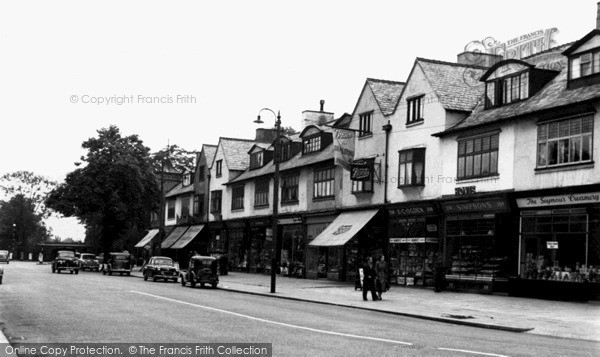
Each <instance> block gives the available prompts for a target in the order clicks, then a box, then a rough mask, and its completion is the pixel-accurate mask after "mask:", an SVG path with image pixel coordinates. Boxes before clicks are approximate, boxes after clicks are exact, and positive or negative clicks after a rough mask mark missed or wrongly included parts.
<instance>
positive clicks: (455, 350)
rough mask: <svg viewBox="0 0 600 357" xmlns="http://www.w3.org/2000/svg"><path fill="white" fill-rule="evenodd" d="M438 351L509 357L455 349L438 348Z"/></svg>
mask: <svg viewBox="0 0 600 357" xmlns="http://www.w3.org/2000/svg"><path fill="white" fill-rule="evenodd" d="M437 349H438V350H444V351H454V352H464V353H471V354H474V355H482V356H494V357H509V356H506V355H498V354H495V353H485V352H477V351H469V350H458V349H455V348H443V347H438V348H437Z"/></svg>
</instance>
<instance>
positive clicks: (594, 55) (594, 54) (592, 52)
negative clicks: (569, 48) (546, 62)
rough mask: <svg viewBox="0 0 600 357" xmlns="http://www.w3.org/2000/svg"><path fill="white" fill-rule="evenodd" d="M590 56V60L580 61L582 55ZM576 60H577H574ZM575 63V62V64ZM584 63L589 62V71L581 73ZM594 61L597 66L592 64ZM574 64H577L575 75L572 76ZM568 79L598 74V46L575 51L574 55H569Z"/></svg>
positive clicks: (599, 68)
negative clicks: (578, 51)
mask: <svg viewBox="0 0 600 357" xmlns="http://www.w3.org/2000/svg"><path fill="white" fill-rule="evenodd" d="M587 55H589V56H590V60H589V62H581V59H582V58H583V57H584V56H587ZM575 61H577V62H575ZM575 63H577V64H575ZM584 63H589V64H590V73H589V74H586V75H584V74H582V73H583V67H582V66H583V65H584ZM595 63H598V66H594V64H595ZM574 65H576V66H577V70H578V71H577V74H578V75H577V77H574V75H573V74H574V71H573V69H574ZM568 66H569V67H568V79H569V81H571V80H576V79H581V78H589V77H592V76H594V75H600V47H595V48H591V49H589V50H586V51H583V52H580V53H577V54H576V55H573V56H570V57H569V61H568ZM594 69H596V71H594Z"/></svg>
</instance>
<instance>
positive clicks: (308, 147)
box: [302, 134, 321, 154]
mask: <svg viewBox="0 0 600 357" xmlns="http://www.w3.org/2000/svg"><path fill="white" fill-rule="evenodd" d="M302 144H303V145H302V153H303V154H309V153H311V152H317V151H321V135H320V134H317V135H315V136H311V137H308V138H306V139H303V140H302Z"/></svg>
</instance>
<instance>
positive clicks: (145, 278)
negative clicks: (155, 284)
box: [144, 273, 148, 281]
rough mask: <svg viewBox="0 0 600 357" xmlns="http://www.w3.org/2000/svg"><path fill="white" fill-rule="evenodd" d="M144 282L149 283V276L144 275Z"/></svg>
mask: <svg viewBox="0 0 600 357" xmlns="http://www.w3.org/2000/svg"><path fill="white" fill-rule="evenodd" d="M144 281H148V274H146V273H144Z"/></svg>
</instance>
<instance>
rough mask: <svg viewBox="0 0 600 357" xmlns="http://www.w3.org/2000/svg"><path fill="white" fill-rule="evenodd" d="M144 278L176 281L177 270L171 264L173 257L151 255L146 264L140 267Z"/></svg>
mask: <svg viewBox="0 0 600 357" xmlns="http://www.w3.org/2000/svg"><path fill="white" fill-rule="evenodd" d="M142 274H143V275H144V280H148V279H150V278H152V281H156V280H158V279H164V280H165V281H169V280H173V282H175V283H176V282H177V278H178V277H179V271H178V270H177V268H176V267H175V264H173V259H171V258H169V257H151V258H150V260H149V261H148V264H146V265H144V267H143V268H142Z"/></svg>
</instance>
